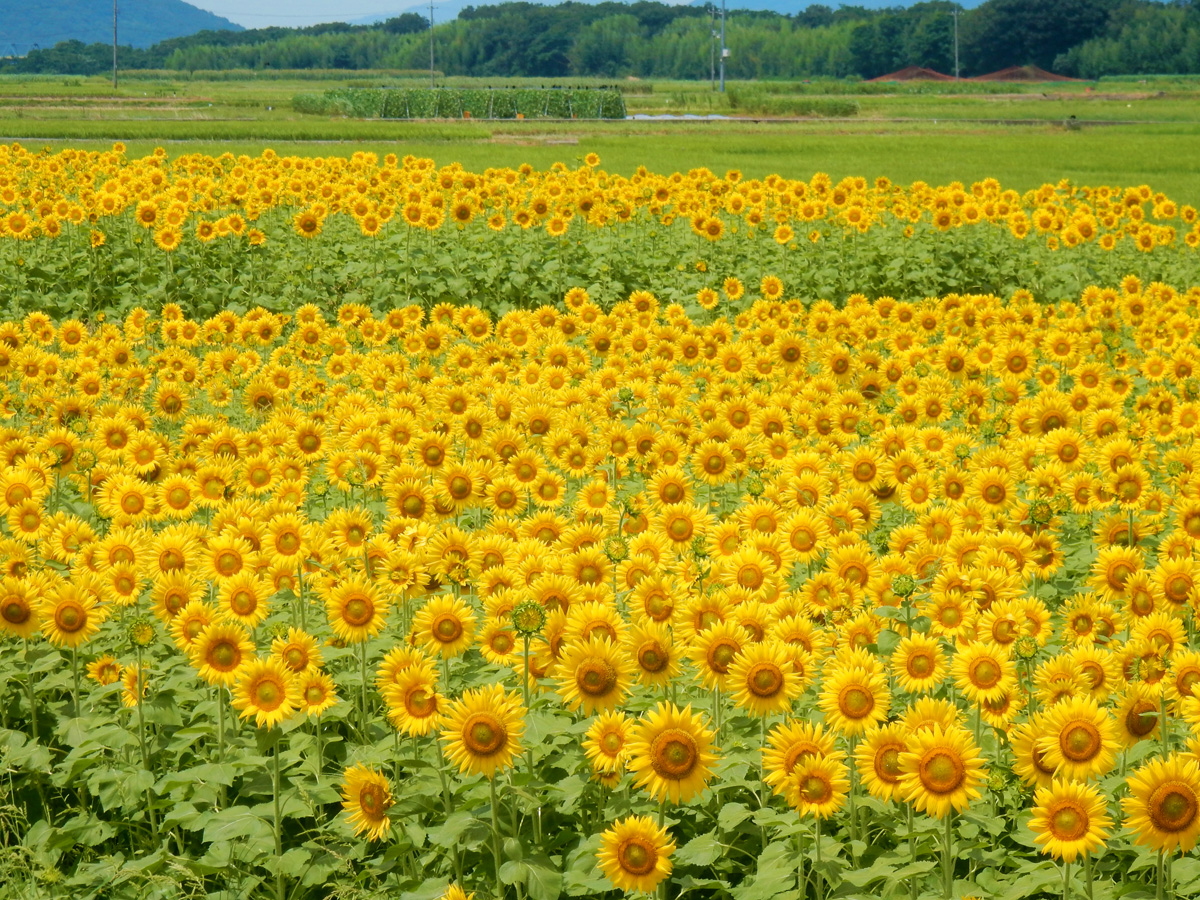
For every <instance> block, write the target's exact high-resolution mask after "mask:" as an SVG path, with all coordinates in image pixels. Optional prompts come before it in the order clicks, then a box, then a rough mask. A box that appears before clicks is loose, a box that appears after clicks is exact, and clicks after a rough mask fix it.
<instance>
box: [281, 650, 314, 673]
mask: <svg viewBox="0 0 1200 900" xmlns="http://www.w3.org/2000/svg"><path fill="white" fill-rule="evenodd" d="M283 661H284V664H285V665H287V667H288V668H289V669H291V670H292V671H294V672H299V671H301V670H302V669H304V668H305V667H306V666H307V665H308V654H306V653H305V652H304V651H303V650H301V649H300V648H299V647H288V648H287V650H285V651H284V654H283Z"/></svg>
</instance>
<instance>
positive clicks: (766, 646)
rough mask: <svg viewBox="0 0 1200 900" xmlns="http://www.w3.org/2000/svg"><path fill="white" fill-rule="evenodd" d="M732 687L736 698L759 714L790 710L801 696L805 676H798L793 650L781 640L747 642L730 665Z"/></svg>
mask: <svg viewBox="0 0 1200 900" xmlns="http://www.w3.org/2000/svg"><path fill="white" fill-rule="evenodd" d="M728 687H729V689H730V690H731V691H732V692H733V701H734V703H736V704H737V705H738V706H739V707H741V708H742V709H744V710H746V711H747V712H749V713H750V714H751V715H755V716H769V715H771V714H772V713H777V712H786V711H787V710H789V709H790V708H791V705H792V703H793V701H795V699H796V698H797V697H798V696H800V691H801V689H802V687H803V683H802V679H801V678H800V677H797V674H796V672H795V669H794V668H793V665H792V658H791V653H789V652H788V648H787V645H786V644H784V643H783V642H781V641H777V640H768V641H762V642H760V643H757V644H746V645H745V646H744V647H743V648H742V650H741V652H740V653H738V654H737V655H736V656H735V657H734V658H733V663H732V664H731V665H730V666H729V681H728Z"/></svg>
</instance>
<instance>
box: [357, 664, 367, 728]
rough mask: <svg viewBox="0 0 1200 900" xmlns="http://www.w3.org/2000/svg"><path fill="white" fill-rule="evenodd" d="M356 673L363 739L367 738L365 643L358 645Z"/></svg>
mask: <svg viewBox="0 0 1200 900" xmlns="http://www.w3.org/2000/svg"><path fill="white" fill-rule="evenodd" d="M358 673H359V675H360V676H361V677H362V686H361V687H362V689H361V690H360V691H359V698H358V699H359V702H360V706H361V713H362V717H361V718H360V719H359V722H360V724H361V728H360V732H361V734H362V736H363V738H364V739H366V736H367V642H366V641H362V642H360V643H359V645H358Z"/></svg>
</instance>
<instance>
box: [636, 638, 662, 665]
mask: <svg viewBox="0 0 1200 900" xmlns="http://www.w3.org/2000/svg"><path fill="white" fill-rule="evenodd" d="M637 659H638V666H639V667H640V668H641V669H642V670H643V671H646V672H661V671H662V670H663V669H664V668H666V665H667V655H666V654H665V653H663V651H662V647H660V646H659V645H658V642H657V641H647V642H646V643H645V644H642V646H641V647H639V648H638V654H637Z"/></svg>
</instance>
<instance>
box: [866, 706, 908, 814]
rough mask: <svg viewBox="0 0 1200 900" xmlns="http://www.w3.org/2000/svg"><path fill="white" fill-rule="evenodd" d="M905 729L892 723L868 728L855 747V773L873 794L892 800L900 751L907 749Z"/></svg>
mask: <svg viewBox="0 0 1200 900" xmlns="http://www.w3.org/2000/svg"><path fill="white" fill-rule="evenodd" d="M908 740H909V735H908V731H907V730H906V729H905V728H904V726H903V725H900V724H898V723H893V724H890V725H884V726H883V727H882V728H871V729H869V730H868V731H866V732H865V733H864V734H863V737H862V740H861V741H859V743H858V746H857V747H856V748H855V750H854V762H855V764H856V765H857V767H858V776H859V779H860V780H861V781H862V783H863V784H864V785H865V786H866V788H867V791H868V792H869V793H870V795H871V796H872V797H875V798H876V799H878V800H885V801H886V800H891V799H892V796H893V795H894V794H895V793H896V788H897V786H898V785H899V784H900V776H901V774H902V772H901V769H900V754H901V753H904V752H905V751H907V750H908Z"/></svg>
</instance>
